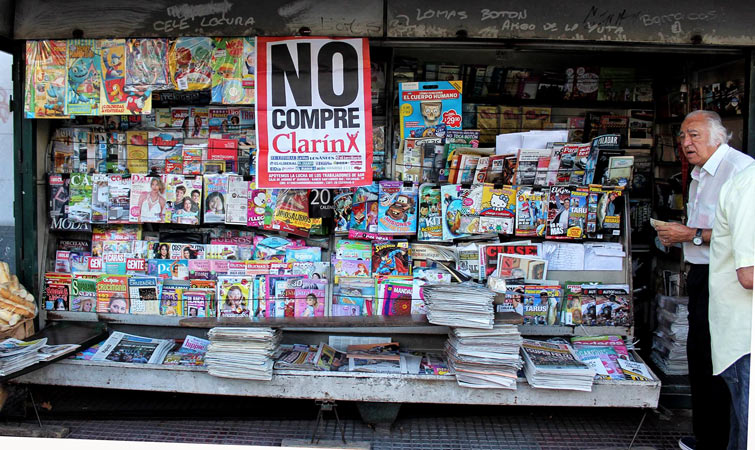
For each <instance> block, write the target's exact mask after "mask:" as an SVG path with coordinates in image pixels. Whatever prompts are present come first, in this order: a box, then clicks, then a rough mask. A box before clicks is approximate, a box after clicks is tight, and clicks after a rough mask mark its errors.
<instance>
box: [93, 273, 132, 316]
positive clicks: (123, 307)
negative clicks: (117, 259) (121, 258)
mask: <svg viewBox="0 0 755 450" xmlns="http://www.w3.org/2000/svg"><path fill="white" fill-rule="evenodd" d="M128 278H129V277H127V276H125V275H102V276H100V277H99V278H97V312H98V313H111V314H128V311H129V301H128Z"/></svg>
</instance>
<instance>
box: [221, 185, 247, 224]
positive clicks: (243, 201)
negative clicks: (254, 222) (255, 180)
mask: <svg viewBox="0 0 755 450" xmlns="http://www.w3.org/2000/svg"><path fill="white" fill-rule="evenodd" d="M249 183H250V182H249V181H244V177H242V176H239V175H229V176H228V196H227V197H226V200H227V201H228V203H227V205H226V211H225V223H227V224H231V225H247V221H248V219H249V211H248V207H249V202H248V199H247V196H248V195H249Z"/></svg>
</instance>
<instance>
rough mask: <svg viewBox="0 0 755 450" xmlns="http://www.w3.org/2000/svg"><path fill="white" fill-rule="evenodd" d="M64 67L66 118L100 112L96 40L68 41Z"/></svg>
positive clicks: (94, 114) (98, 60) (100, 71)
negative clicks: (65, 72)
mask: <svg viewBox="0 0 755 450" xmlns="http://www.w3.org/2000/svg"><path fill="white" fill-rule="evenodd" d="M66 43H67V44H68V53H67V56H66V67H67V69H68V78H67V80H66V85H67V86H68V90H67V94H66V109H65V113H66V115H77V116H96V115H98V114H99V113H100V82H101V74H102V69H101V66H100V52H99V45H98V41H96V40H94V39H68V40H67V41H66Z"/></svg>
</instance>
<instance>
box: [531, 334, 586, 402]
mask: <svg viewBox="0 0 755 450" xmlns="http://www.w3.org/2000/svg"><path fill="white" fill-rule="evenodd" d="M522 356H523V357H524V376H525V377H527V382H528V383H529V384H530V386H532V387H534V388H542V389H568V390H574V391H586V392H590V391H592V381H593V377H595V370H593V369H592V368H590V367H588V366H587V365H586V364H585V363H583V362H582V361H580V360H579V359H578V358H577V356H576V355H575V353H574V349H573V348H572V347H571V345H569V344H559V343H553V342H544V341H534V340H531V339H524V341H523V342H522Z"/></svg>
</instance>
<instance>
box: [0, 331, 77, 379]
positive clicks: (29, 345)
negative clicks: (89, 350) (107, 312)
mask: <svg viewBox="0 0 755 450" xmlns="http://www.w3.org/2000/svg"><path fill="white" fill-rule="evenodd" d="M46 344H47V338H42V339H37V340H34V341H28V342H24V341H20V340H18V339H15V338H8V339H6V340H4V341H2V342H0V377H4V376H6V375H10V374H12V373H14V372H18V371H19V370H22V369H25V368H27V367H29V366H32V365H34V364H36V363H38V362H41V361H50V360H52V359H55V358H57V357H58V356H61V355H63V354H65V353H70V352H72V351H74V350H76V349H77V348H79V346H78V345H76V344H64V345H46Z"/></svg>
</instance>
